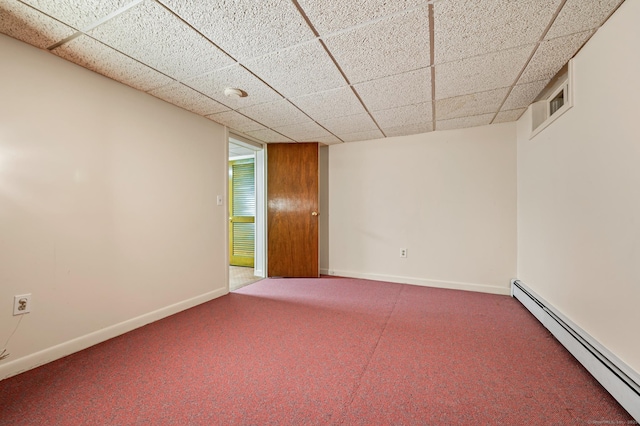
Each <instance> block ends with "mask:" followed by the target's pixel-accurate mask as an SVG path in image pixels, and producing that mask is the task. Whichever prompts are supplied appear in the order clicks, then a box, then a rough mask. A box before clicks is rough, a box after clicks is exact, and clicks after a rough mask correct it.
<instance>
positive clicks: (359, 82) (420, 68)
mask: <svg viewBox="0 0 640 426" xmlns="http://www.w3.org/2000/svg"><path fill="white" fill-rule="evenodd" d="M427 68H431V65H427V66H426V67H419V68H414V69H409V70H406V71H400V72H398V73H395V74H389V75H385V76H383V77H376V78H372V79H371V80H362V81H358V82H357V83H350V84H349V86H359V85H361V84H365V83H371V82H374V81H377V80H384V79H386V78H391V77H396V76H399V75H402V74H409V73H412V72H416V71H420V70H424V69H427ZM329 90H333V89H329ZM318 93H321V92H318Z"/></svg>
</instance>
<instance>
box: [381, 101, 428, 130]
mask: <svg viewBox="0 0 640 426" xmlns="http://www.w3.org/2000/svg"><path fill="white" fill-rule="evenodd" d="M372 114H373V117H374V118H375V119H376V122H377V123H378V125H379V126H380V128H381V129H382V131H383V132H385V134H386V132H387V129H388V128H394V127H399V126H406V125H408V124H422V123H431V122H432V121H433V117H432V113H431V102H425V103H422V104H417V105H405V106H401V107H397V108H391V109H385V110H381V111H376V112H374V113H372Z"/></svg>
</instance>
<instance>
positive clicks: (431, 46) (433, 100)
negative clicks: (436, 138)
mask: <svg viewBox="0 0 640 426" xmlns="http://www.w3.org/2000/svg"><path fill="white" fill-rule="evenodd" d="M434 21H435V19H434V16H433V4H429V65H430V68H431V73H430V74H431V129H432V130H434V131H435V130H436V68H435V67H434V66H433V62H434V58H435V46H434V45H435V38H436V36H435V31H434Z"/></svg>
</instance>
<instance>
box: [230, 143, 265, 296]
mask: <svg viewBox="0 0 640 426" xmlns="http://www.w3.org/2000/svg"><path fill="white" fill-rule="evenodd" d="M228 194H229V195H228V197H227V199H228V208H229V211H228V213H229V291H233V290H237V289H239V288H241V287H244V286H246V285H249V284H252V283H254V282H256V281H259V280H261V279H263V278H264V277H265V238H264V236H265V231H264V230H265V225H264V223H265V214H264V151H263V149H262V146H261V145H258V144H256V143H254V142H251V141H248V140H245V139H244V138H241V137H239V136H236V135H229V193H228Z"/></svg>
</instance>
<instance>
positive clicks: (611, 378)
mask: <svg viewBox="0 0 640 426" xmlns="http://www.w3.org/2000/svg"><path fill="white" fill-rule="evenodd" d="M511 295H512V296H513V297H515V298H516V299H518V300H519V301H520V303H522V304H523V305H524V306H525V307H526V308H527V309H528V310H529V311H530V312H531V313H532V314H533V315H534V316H535V317H536V318H537V319H538V321H540V322H541V323H542V325H544V326H545V327H546V328H547V329H548V330H549V331H550V332H551V334H553V335H554V336H555V338H556V339H558V341H559V342H560V343H561V344H562V345H563V346H564V347H565V348H566V349H567V350H568V351H569V352H570V353H571V355H573V356H574V357H575V358H576V359H577V360H578V361H579V362H580V364H582V365H583V366H584V367H585V368H586V369H587V371H589V373H591V375H592V376H593V377H595V379H596V380H597V381H598V382H600V384H601V385H602V386H603V387H604V388H605V389H606V390H607V391H608V392H609V393H610V394H611V395H612V396H613V397H614V398H615V399H616V400H617V401H618V402H619V403H620V405H622V407H624V409H625V410H627V411H628V412H629V414H631V416H632V417H633V418H634V419H635V420H636V421H638V422H640V377H639V376H638V373H636V372H635V371H634V370H632V369H631V368H630V367H629V366H627V365H626V364H625V363H624V362H622V361H621V360H620V359H619V358H617V357H616V356H615V355H614V354H612V353H611V352H610V351H609V350H607V349H606V348H605V347H603V346H602V345H601V344H599V343H598V342H597V341H596V340H595V339H593V338H592V337H591V336H589V334H587V333H586V332H585V331H584V330H582V329H581V328H580V327H578V326H577V325H576V324H574V323H573V322H572V321H571V320H569V319H568V318H566V317H564V315H562V314H561V313H560V312H558V311H557V310H555V309H554V308H553V307H552V306H550V305H549V304H548V303H547V302H545V301H544V300H543V299H542V298H540V297H539V296H538V295H536V294H535V293H534V292H533V291H532V290H531V289H529V288H527V286H526V285H524V284H523V283H522V282H521V281H519V280H512V281H511Z"/></svg>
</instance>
